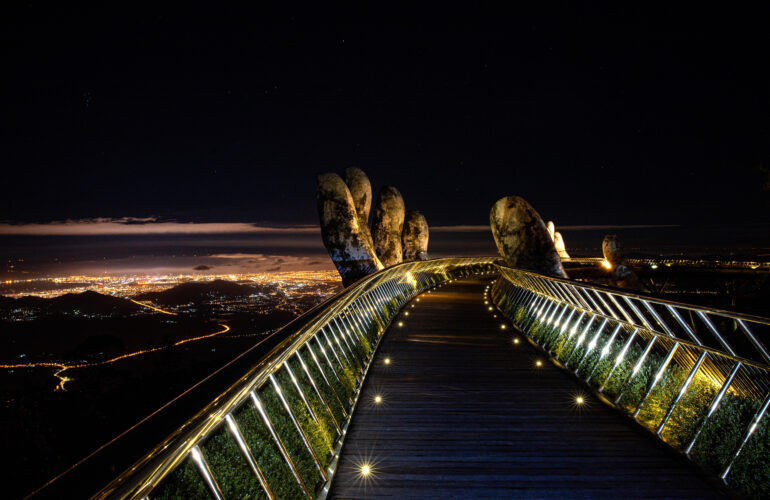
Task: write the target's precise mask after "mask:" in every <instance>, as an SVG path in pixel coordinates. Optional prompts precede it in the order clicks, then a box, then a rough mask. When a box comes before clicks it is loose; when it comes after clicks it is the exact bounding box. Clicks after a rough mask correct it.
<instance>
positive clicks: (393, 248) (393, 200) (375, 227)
mask: <svg viewBox="0 0 770 500" xmlns="http://www.w3.org/2000/svg"><path fill="white" fill-rule="evenodd" d="M403 230H404V199H403V198H402V197H401V193H400V192H399V191H398V189H396V188H394V187H393V186H385V187H384V188H382V189H381V190H380V192H379V193H378V194H377V201H376V202H375V204H374V216H373V217H372V240H373V241H374V250H375V252H377V256H378V257H379V258H380V261H381V262H382V264H383V265H384V266H385V267H388V266H392V265H394V264H398V263H400V262H401V261H402V259H403V250H402V249H401V233H402V232H403Z"/></svg>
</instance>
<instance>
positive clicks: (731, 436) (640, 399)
mask: <svg viewBox="0 0 770 500" xmlns="http://www.w3.org/2000/svg"><path fill="white" fill-rule="evenodd" d="M498 269H499V272H500V278H501V279H498V280H497V282H496V283H495V286H494V288H493V291H492V297H493V300H494V302H495V304H496V305H497V307H498V308H499V309H500V310H501V311H502V312H503V314H505V315H506V316H507V317H508V318H509V319H510V320H511V321H512V322H513V323H514V324H515V325H516V326H517V327H518V328H519V329H520V330H522V332H524V333H525V334H527V335H528V336H529V337H530V338H531V339H532V340H533V341H534V342H535V343H537V344H538V345H539V346H540V347H541V348H542V349H543V350H545V351H546V352H547V353H548V354H549V355H550V356H552V357H553V358H554V359H555V360H557V361H558V362H559V363H560V364H561V365H562V366H563V367H564V368H566V369H568V370H571V371H573V372H574V374H575V375H576V376H577V377H579V378H580V379H582V380H583V381H584V382H585V383H586V384H588V385H589V386H590V387H591V388H593V389H594V390H595V391H596V392H597V394H598V395H600V396H601V397H602V398H603V399H605V401H607V402H608V403H610V404H612V405H614V406H616V407H617V408H619V409H620V410H621V411H623V412H625V413H627V414H628V415H630V416H631V417H632V418H633V419H635V420H636V421H637V422H638V423H640V424H641V425H642V426H644V427H646V428H647V429H649V430H650V431H652V432H653V433H654V434H655V435H656V436H658V437H659V438H661V439H662V440H663V441H664V442H666V443H668V444H669V445H671V446H672V447H674V448H676V449H678V450H680V451H681V452H682V453H684V454H685V455H686V456H687V457H688V458H690V459H692V460H693V461H695V462H696V463H698V464H699V465H701V466H702V467H704V468H705V469H706V470H707V471H709V472H710V473H713V474H716V475H718V477H720V478H721V479H723V480H725V481H726V480H728V479H729V480H730V482H731V483H734V484H735V485H736V486H737V487H739V488H740V489H741V490H742V491H743V492H744V493H747V494H749V495H752V496H755V495H759V496H767V495H768V494H770V482H769V481H768V480H767V478H768V477H770V464H768V460H767V452H768V450H770V424H769V423H768V419H767V418H765V415H766V413H767V409H768V406H770V366H769V365H768V362H769V361H770V356H769V355H768V350H767V348H766V347H765V344H764V342H763V341H762V339H763V338H766V336H767V335H768V333H769V332H770V320H768V319H765V318H760V317H755V316H748V315H741V314H735V313H730V312H727V311H721V310H716V309H710V308H703V307H697V306H692V305H687V304H680V303H676V302H670V301H666V300H661V299H657V298H652V297H647V296H643V295H640V294H635V293H632V292H625V291H621V290H617V289H612V288H607V287H602V286H596V285H589V284H586V283H582V282H576V281H571V280H566V279H560V278H550V277H546V276H542V275H539V274H535V273H532V272H528V271H523V270H519V269H511V268H506V267H500V266H498Z"/></svg>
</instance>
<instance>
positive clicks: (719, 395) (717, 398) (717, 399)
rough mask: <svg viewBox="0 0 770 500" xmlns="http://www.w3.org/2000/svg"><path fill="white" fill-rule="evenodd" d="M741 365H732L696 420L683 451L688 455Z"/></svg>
mask: <svg viewBox="0 0 770 500" xmlns="http://www.w3.org/2000/svg"><path fill="white" fill-rule="evenodd" d="M741 366H743V363H741V362H740V361H738V362H737V363H735V365H733V369H732V370H731V371H730V374H729V375H728V376H727V378H726V379H725V381H724V383H723V384H722V388H721V389H719V392H718V393H717V394H716V396H714V400H713V401H712V402H711V405H709V411H708V412H707V413H706V414H705V415H704V416H703V418H701V420H700V422H698V425H697V427H696V429H695V432H694V433H693V436H692V439H690V444H688V445H687V448H685V450H684V453H685V454H686V455H689V454H690V452H691V451H692V449H693V446H695V442H696V441H697V440H698V436H700V433H701V431H702V430H703V427H705V426H706V423H707V422H708V421H709V419H710V418H711V415H713V414H714V412H715V411H716V409H717V408H719V403H720V402H721V401H722V398H723V397H724V395H725V393H726V392H727V388H728V387H730V384H732V382H733V379H734V378H735V376H736V375H737V374H738V370H740V369H741Z"/></svg>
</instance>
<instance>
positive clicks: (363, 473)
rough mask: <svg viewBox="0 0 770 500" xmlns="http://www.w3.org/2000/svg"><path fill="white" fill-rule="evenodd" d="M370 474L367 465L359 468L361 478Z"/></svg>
mask: <svg viewBox="0 0 770 500" xmlns="http://www.w3.org/2000/svg"><path fill="white" fill-rule="evenodd" d="M371 473H372V468H371V466H370V465H369V464H364V465H362V466H361V475H362V476H368V475H369V474H371Z"/></svg>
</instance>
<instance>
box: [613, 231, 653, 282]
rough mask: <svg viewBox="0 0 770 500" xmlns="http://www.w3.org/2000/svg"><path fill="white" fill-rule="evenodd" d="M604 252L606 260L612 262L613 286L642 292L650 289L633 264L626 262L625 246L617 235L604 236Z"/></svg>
mask: <svg viewBox="0 0 770 500" xmlns="http://www.w3.org/2000/svg"><path fill="white" fill-rule="evenodd" d="M602 253H603V254H604V260H606V261H607V262H609V263H610V264H611V267H610V274H611V278H610V283H611V284H612V285H613V286H617V287H620V288H628V289H630V290H638V291H641V292H646V291H648V290H647V287H646V286H645V285H644V283H642V280H641V279H639V276H638V275H637V274H636V272H634V270H633V269H632V268H631V266H629V265H628V264H627V263H626V258H625V255H623V248H622V247H621V246H620V241H619V240H618V237H617V235H614V234H608V235H606V236H605V237H604V240H603V241H602Z"/></svg>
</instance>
